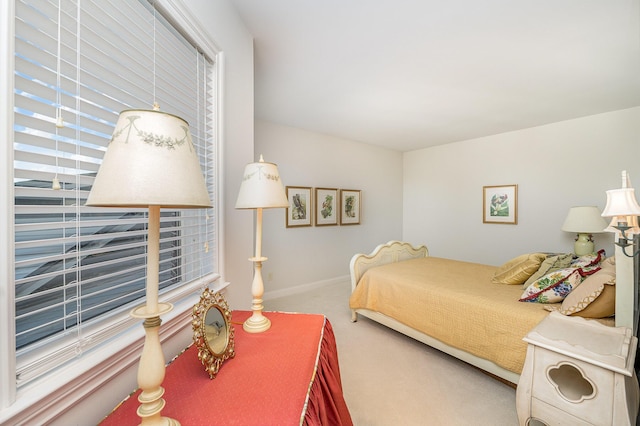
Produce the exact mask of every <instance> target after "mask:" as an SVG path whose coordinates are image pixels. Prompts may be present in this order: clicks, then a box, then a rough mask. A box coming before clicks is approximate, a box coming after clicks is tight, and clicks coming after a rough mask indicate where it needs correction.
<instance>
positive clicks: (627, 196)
mask: <svg viewBox="0 0 640 426" xmlns="http://www.w3.org/2000/svg"><path fill="white" fill-rule="evenodd" d="M639 215H640V206H639V205H638V202H637V201H636V196H635V189H633V188H631V180H630V178H629V175H628V173H627V171H626V170H624V171H623V172H622V188H620V189H610V190H608V191H607V205H606V206H605V208H604V211H603V212H602V216H603V217H611V218H612V219H611V223H610V224H609V226H608V227H607V229H606V231H608V232H616V233H617V234H618V241H617V242H616V245H617V246H619V247H621V248H622V252H623V253H624V254H625V256H628V257H634V256H636V255H637V254H638V253H640V250H638V251H636V252H635V253H632V254H628V253H627V251H626V250H627V247H628V246H632V245H633V238H634V237H633V235H635V234H640V228H638V216H639Z"/></svg>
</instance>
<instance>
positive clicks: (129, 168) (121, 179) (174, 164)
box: [86, 109, 211, 425]
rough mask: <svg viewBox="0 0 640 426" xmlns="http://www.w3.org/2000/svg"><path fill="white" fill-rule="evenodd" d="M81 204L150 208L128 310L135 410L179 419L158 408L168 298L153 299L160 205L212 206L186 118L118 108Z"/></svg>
mask: <svg viewBox="0 0 640 426" xmlns="http://www.w3.org/2000/svg"><path fill="white" fill-rule="evenodd" d="M86 205H87V206H95V207H120V208H124V207H127V208H137V207H143V208H148V209H149V225H148V227H149V231H148V237H147V253H148V254H147V283H146V304H145V305H142V306H139V307H137V308H135V309H133V310H132V311H131V314H130V315H131V316H132V317H134V318H139V319H143V320H144V323H143V326H144V330H145V340H144V347H143V349H142V355H141V357H140V364H139V366H138V386H139V387H140V389H141V390H142V393H141V394H140V396H139V397H138V401H139V402H140V406H139V407H138V416H139V417H141V419H142V424H143V425H146V424H167V425H179V423H178V422H177V421H176V420H174V419H171V418H168V417H161V414H160V412H161V411H162V409H163V408H164V405H165V401H164V399H162V395H163V394H164V389H163V388H162V386H161V385H162V381H163V380H164V374H165V361H164V354H163V353H162V347H161V345H160V339H159V336H158V331H159V329H160V324H161V322H162V320H161V319H160V315H162V314H166V313H168V312H169V311H171V310H172V309H173V305H171V304H170V303H159V302H158V280H159V268H160V208H161V207H169V208H179V209H192V208H196V209H199V208H207V207H211V201H210V200H209V193H208V191H207V187H206V185H205V181H204V176H203V174H202V170H201V168H200V161H199V159H198V156H197V154H196V150H195V147H194V146H193V143H192V142H191V134H190V133H189V124H188V123H187V122H186V121H184V120H183V119H181V118H179V117H177V116H175V115H171V114H167V113H164V112H160V111H158V110H157V109H154V110H125V111H122V112H121V113H120V116H119V118H118V122H117V123H116V127H115V130H114V132H113V137H112V138H111V141H110V142H109V145H108V147H107V151H106V153H105V155H104V158H103V160H102V165H101V166H100V169H99V170H98V174H97V176H96V178H95V181H94V182H93V186H92V188H91V192H90V193H89V197H88V198H87V202H86Z"/></svg>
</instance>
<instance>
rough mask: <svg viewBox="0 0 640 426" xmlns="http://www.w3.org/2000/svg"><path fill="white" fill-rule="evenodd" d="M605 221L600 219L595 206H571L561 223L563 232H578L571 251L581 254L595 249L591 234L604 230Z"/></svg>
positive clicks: (600, 216) (598, 211)
mask: <svg viewBox="0 0 640 426" xmlns="http://www.w3.org/2000/svg"><path fill="white" fill-rule="evenodd" d="M606 227H607V222H606V221H605V220H604V219H602V215H601V214H600V210H599V209H598V208H597V207H595V206H580V207H571V208H570V209H569V214H567V218H566V219H565V221H564V224H563V225H562V230H563V231H565V232H575V233H577V234H578V236H577V237H576V242H575V244H574V248H573V251H574V253H575V254H576V255H578V256H582V255H585V254H589V253H593V252H594V251H595V248H594V244H593V238H592V237H593V236H592V234H596V233H600V232H604V228H606Z"/></svg>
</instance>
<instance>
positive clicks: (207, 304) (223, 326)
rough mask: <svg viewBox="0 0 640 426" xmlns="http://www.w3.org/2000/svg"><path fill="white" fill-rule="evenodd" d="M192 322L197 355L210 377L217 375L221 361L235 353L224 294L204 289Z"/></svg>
mask: <svg viewBox="0 0 640 426" xmlns="http://www.w3.org/2000/svg"><path fill="white" fill-rule="evenodd" d="M191 325H192V328H193V341H194V343H195V344H196V346H197V347H198V359H199V360H200V361H201V362H202V364H203V365H204V369H205V371H206V372H207V373H209V378H211V379H214V378H215V377H216V375H217V374H218V371H219V370H220V367H221V366H222V363H223V362H224V361H225V360H227V359H229V358H233V357H234V356H235V355H236V353H235V348H234V340H233V338H234V334H233V333H234V330H233V327H232V326H231V312H230V311H229V306H228V305H227V301H226V300H225V299H224V297H223V296H222V295H221V294H220V293H215V292H212V291H211V290H209V289H208V288H207V289H205V290H204V291H203V292H202V295H201V296H200V301H199V302H198V303H196V305H195V306H194V307H193V313H192V320H191Z"/></svg>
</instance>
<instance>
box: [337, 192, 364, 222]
mask: <svg viewBox="0 0 640 426" xmlns="http://www.w3.org/2000/svg"><path fill="white" fill-rule="evenodd" d="M360 202H361V200H360V191H359V190H355V189H342V190H340V206H341V207H340V225H358V224H360V211H361V210H360Z"/></svg>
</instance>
